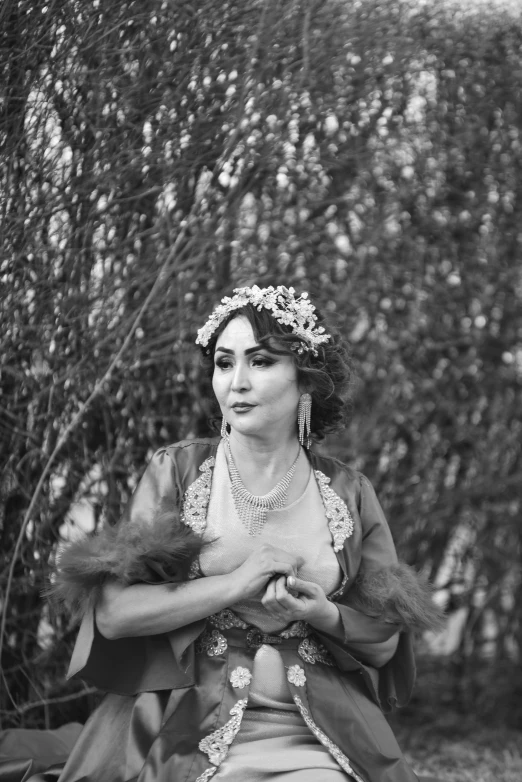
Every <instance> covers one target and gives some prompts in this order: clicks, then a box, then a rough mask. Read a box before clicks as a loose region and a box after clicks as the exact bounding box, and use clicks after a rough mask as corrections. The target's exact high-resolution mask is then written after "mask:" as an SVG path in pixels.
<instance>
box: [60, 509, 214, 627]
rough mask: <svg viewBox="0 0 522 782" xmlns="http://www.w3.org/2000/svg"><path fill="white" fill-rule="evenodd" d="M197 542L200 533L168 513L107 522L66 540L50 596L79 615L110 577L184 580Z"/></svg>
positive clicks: (129, 580)
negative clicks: (142, 521)
mask: <svg viewBox="0 0 522 782" xmlns="http://www.w3.org/2000/svg"><path fill="white" fill-rule="evenodd" d="M201 546H202V541H201V537H200V536H199V535H196V533H194V532H193V531H192V530H191V529H190V527H187V526H185V524H182V523H181V522H180V521H179V518H178V516H177V514H176V515H174V514H172V513H166V514H164V515H162V516H160V517H158V518H157V519H156V520H155V521H154V523H153V524H151V525H147V526H139V527H138V526H137V525H131V524H119V525H117V526H115V527H110V526H107V527H104V528H103V529H101V530H100V531H99V532H97V533H96V534H94V535H86V536H84V537H83V538H80V539H79V540H76V541H73V542H72V543H69V545H68V546H67V547H66V548H65V549H64V550H63V552H62V553H61V555H60V557H59V560H58V562H57V566H56V570H55V573H54V582H53V584H52V585H51V586H50V588H49V590H48V594H49V595H50V597H51V598H54V599H55V600H57V601H58V602H60V603H63V604H65V605H66V606H67V608H68V609H69V610H70V611H71V612H72V613H73V614H75V615H79V616H81V615H83V613H84V612H85V610H86V609H87V608H88V607H89V606H90V605H92V604H93V603H94V602H96V600H97V598H98V595H99V592H100V590H101V588H102V586H103V584H104V583H105V582H106V581H107V580H108V579H109V578H114V579H116V580H117V581H120V582H121V583H122V584H125V585H129V584H136V583H138V582H144V583H165V582H174V581H184V580H186V578H187V576H188V570H189V568H190V565H191V564H192V562H193V561H194V559H195V558H196V556H197V555H198V554H199V552H200V550H201Z"/></svg>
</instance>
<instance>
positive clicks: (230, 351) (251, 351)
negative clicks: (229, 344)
mask: <svg viewBox="0 0 522 782" xmlns="http://www.w3.org/2000/svg"><path fill="white" fill-rule="evenodd" d="M219 350H220V351H221V352H222V353H228V354H229V355H231V356H233V355H234V351H233V350H231V349H230V348H224V347H223V346H222V345H218V347H217V348H216V353H217V352H218V351H219ZM258 350H266V348H264V347H263V345H254V347H253V348H248V350H245V356H249V355H250V354H251V353H256V352H257V351H258Z"/></svg>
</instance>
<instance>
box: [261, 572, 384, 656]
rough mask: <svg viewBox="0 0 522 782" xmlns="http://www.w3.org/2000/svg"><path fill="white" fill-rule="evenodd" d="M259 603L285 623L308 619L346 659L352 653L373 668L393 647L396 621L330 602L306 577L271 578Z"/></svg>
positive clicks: (317, 586) (320, 589) (316, 585)
mask: <svg viewBox="0 0 522 782" xmlns="http://www.w3.org/2000/svg"><path fill="white" fill-rule="evenodd" d="M289 590H291V591H289ZM295 593H297V594H295ZM263 605H264V606H265V608H266V609H267V611H269V612H270V613H271V614H272V615H273V616H275V617H277V618H279V619H281V620H282V621H285V622H287V623H288V622H292V621H295V620H298V619H299V620H302V621H306V622H308V623H309V624H310V625H312V627H313V628H314V629H315V630H317V631H318V632H319V633H321V634H322V635H326V636H328V639H329V640H330V639H331V642H332V643H333V645H334V648H339V649H340V650H341V651H342V650H344V651H345V652H348V653H349V655H348V656H349V657H350V659H352V658H353V657H355V658H356V659H357V660H359V661H361V662H362V663H364V664H366V665H372V666H373V667H374V668H380V667H382V666H383V665H385V664H386V663H387V662H388V660H390V659H391V658H392V657H393V655H394V654H395V650H396V649H397V644H398V642H399V633H398V628H397V625H395V624H390V623H386V622H382V621H380V620H377V619H374V618H373V617H371V616H366V615H365V614H363V613H361V612H360V611H356V610H355V609H353V608H349V607H348V606H342V605H340V606H338V605H337V604H336V603H332V602H330V601H329V600H328V599H327V597H326V595H325V593H324V591H323V589H322V588H321V587H320V586H319V585H318V584H314V583H312V582H310V581H303V579H300V578H294V577H293V576H290V577H289V578H288V579H286V578H284V577H281V578H278V579H273V580H272V581H270V583H269V584H268V586H267V589H266V592H265V595H264V597H263Z"/></svg>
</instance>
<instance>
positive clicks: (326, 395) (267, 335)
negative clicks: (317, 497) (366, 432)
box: [202, 304, 354, 440]
mask: <svg viewBox="0 0 522 782" xmlns="http://www.w3.org/2000/svg"><path fill="white" fill-rule="evenodd" d="M315 314H316V316H317V326H324V327H325V330H326V332H327V333H328V334H330V335H331V339H329V340H328V341H327V342H324V343H323V344H322V345H318V346H317V355H316V356H315V355H314V354H313V353H312V352H311V351H310V350H303V351H302V352H301V353H298V352H297V350H296V343H297V344H298V343H300V342H301V343H302V344H306V343H305V342H304V340H301V339H300V338H299V337H298V336H296V335H295V334H294V333H292V330H291V327H290V326H287V325H284V324H282V323H279V322H278V321H277V320H275V318H273V317H272V315H271V314H270V311H269V310H266V309H265V308H263V309H260V310H258V309H257V308H256V307H254V306H253V305H252V304H246V305H245V306H244V307H241V309H238V310H234V311H233V312H231V313H230V315H229V316H228V317H227V318H225V320H224V321H223V322H222V323H221V324H220V325H219V327H218V328H217V329H216V331H215V332H214V334H213V335H212V337H211V339H210V341H209V343H208V345H207V346H206V347H204V348H202V352H203V364H204V367H205V369H206V370H207V372H208V374H209V377H211V376H212V374H213V372H214V351H215V348H216V342H217V340H218V338H219V336H220V334H221V333H222V332H223V331H224V329H225V328H226V327H227V326H228V324H229V323H230V321H231V320H234V318H237V317H239V316H240V315H243V316H244V317H246V318H247V319H248V321H249V323H250V325H251V326H252V331H253V332H254V336H255V338H256V340H257V342H258V343H259V344H260V345H262V346H263V347H264V348H265V350H268V351H270V352H271V353H275V354H278V355H286V356H291V357H292V359H293V361H294V364H295V366H296V368H297V382H298V383H299V385H300V386H301V387H302V388H303V389H304V390H306V391H308V393H309V394H311V395H312V418H311V428H312V435H313V437H314V439H315V440H322V439H323V437H324V436H325V435H326V434H328V433H330V432H337V431H340V430H341V429H343V428H344V426H345V424H346V420H347V417H348V412H349V398H348V397H349V390H350V388H351V386H352V385H353V379H354V370H353V363H352V360H351V356H350V352H349V350H348V346H347V344H346V343H345V341H344V340H343V339H342V338H341V336H340V334H339V333H338V332H337V331H336V330H334V329H332V328H331V327H330V326H326V324H325V320H324V317H323V316H322V314H321V313H320V312H319V311H318V310H316V311H315ZM274 342H275V343H276V344H274Z"/></svg>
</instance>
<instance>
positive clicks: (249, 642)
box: [221, 627, 303, 649]
mask: <svg viewBox="0 0 522 782" xmlns="http://www.w3.org/2000/svg"><path fill="white" fill-rule="evenodd" d="M221 633H222V634H223V636H224V637H225V638H226V640H227V643H228V645H229V646H235V647H239V648H242V649H259V647H260V646H263V644H268V645H270V646H277V647H278V648H279V649H297V648H298V646H299V644H300V643H301V641H302V640H303V637H300V638H298V637H296V638H283V637H282V636H280V635H270V634H269V633H263V632H262V630H259V628H257V627H249V628H248V629H242V628H240V627H231V628H229V629H227V630H221Z"/></svg>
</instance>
